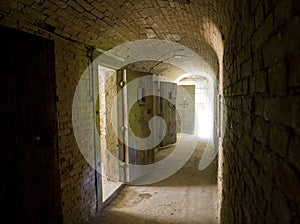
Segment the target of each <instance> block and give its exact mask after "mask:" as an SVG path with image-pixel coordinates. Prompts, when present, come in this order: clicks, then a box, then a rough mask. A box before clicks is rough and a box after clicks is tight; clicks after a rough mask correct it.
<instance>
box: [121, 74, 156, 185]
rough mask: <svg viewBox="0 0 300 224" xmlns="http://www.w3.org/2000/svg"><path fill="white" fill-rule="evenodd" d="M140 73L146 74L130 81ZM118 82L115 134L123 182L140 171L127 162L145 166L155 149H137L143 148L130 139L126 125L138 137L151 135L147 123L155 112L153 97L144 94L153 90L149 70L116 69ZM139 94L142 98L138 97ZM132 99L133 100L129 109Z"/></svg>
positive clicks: (135, 176) (151, 161)
mask: <svg viewBox="0 0 300 224" xmlns="http://www.w3.org/2000/svg"><path fill="white" fill-rule="evenodd" d="M143 76H146V77H145V78H143V79H142V80H139V81H135V82H132V81H134V80H138V78H140V77H143ZM130 82H132V83H131V84H130V88H127V86H126V84H128V83H130ZM117 85H118V92H119V91H121V94H119V98H118V130H119V133H118V134H119V136H121V140H122V141H119V153H120V155H122V156H121V159H122V160H123V161H124V163H125V167H124V169H123V173H124V176H125V181H126V182H130V181H132V180H134V179H136V178H138V177H140V176H141V175H142V174H141V173H138V170H137V169H129V168H128V166H126V164H132V165H145V164H151V163H153V162H154V149H149V150H139V149H140V148H141V147H142V146H141V145H139V144H141V143H140V142H139V141H135V140H133V139H132V138H129V127H130V129H131V131H132V133H133V134H134V135H135V136H137V137H139V138H141V139H142V138H146V137H148V136H149V135H150V134H151V132H150V129H149V124H148V123H149V120H150V119H151V118H152V117H153V115H154V97H153V96H146V95H147V94H149V93H152V92H153V77H152V74H151V73H146V72H139V71H132V70H128V69H126V70H119V71H117ZM143 95H145V96H143ZM141 96H142V97H141ZM138 97H141V98H140V99H139V100H138ZM131 102H134V103H133V105H132V107H131V108H129V107H130V106H129V105H130V104H131ZM152 134H153V133H152ZM124 171H125V172H124Z"/></svg>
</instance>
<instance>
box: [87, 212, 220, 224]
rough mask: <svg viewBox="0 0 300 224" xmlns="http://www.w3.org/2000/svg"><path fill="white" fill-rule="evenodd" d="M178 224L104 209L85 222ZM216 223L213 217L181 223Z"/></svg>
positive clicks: (92, 223)
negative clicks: (103, 211)
mask: <svg viewBox="0 0 300 224" xmlns="http://www.w3.org/2000/svg"><path fill="white" fill-rule="evenodd" d="M100 223H101V224H116V223H118V224H173V223H174V224H175V223H176V224H179V223H178V222H176V221H174V222H172V221H166V220H157V218H156V219H151V218H147V217H144V216H142V215H137V214H129V213H126V212H121V211H115V210H106V211H105V213H101V214H99V215H98V216H97V217H94V218H93V219H91V220H89V221H88V222H87V224H100ZM210 223H216V220H215V219H210V218H208V217H207V218H205V219H203V220H199V221H188V222H184V223H182V224H210Z"/></svg>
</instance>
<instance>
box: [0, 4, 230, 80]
mask: <svg viewBox="0 0 300 224" xmlns="http://www.w3.org/2000/svg"><path fill="white" fill-rule="evenodd" d="M0 4H2V5H1V9H2V11H3V13H4V16H5V15H9V16H16V17H18V18H19V17H20V15H22V18H23V20H24V21H27V22H29V23H31V24H35V25H37V26H39V27H43V28H44V29H48V30H50V31H51V32H54V33H56V34H58V35H61V36H63V37H66V38H69V39H71V40H75V41H78V42H82V43H86V44H90V45H93V46H95V48H96V49H101V50H100V51H106V50H108V49H111V48H113V47H115V46H117V45H119V44H122V43H126V42H129V41H133V40H141V39H162V40H169V41H173V42H176V43H179V44H181V45H183V46H185V47H188V48H190V49H191V50H193V51H195V52H196V53H197V54H198V55H199V56H200V57H201V58H202V60H203V61H204V62H205V64H207V68H204V70H206V71H208V70H210V71H212V73H214V74H213V75H217V74H218V72H219V69H220V68H219V61H220V60H222V54H223V43H222V42H223V41H222V35H221V32H220V30H222V32H223V33H224V32H226V23H225V22H224V21H222V19H224V18H221V17H220V16H219V15H225V14H224V12H221V10H222V9H223V7H222V1H217V0H168V1H166V0H155V1H146V0H144V1H140V0H87V1H84V0H76V1H72V0H69V1H67V0H62V1H55V0H51V1H50V0H46V1H45V0H34V1H33V0H31V1H30V0H19V1H8V0H7V1H6V3H5V2H3V1H1V3H0ZM182 60H184V59H182ZM202 66H203V65H202ZM134 67H135V68H138V69H142V70H150V69H151V67H153V62H150V63H149V62H145V63H138V64H136V65H135V66H134ZM152 72H154V73H159V74H163V73H174V74H176V75H180V74H182V73H184V71H181V70H180V69H178V68H176V67H174V66H168V63H161V64H160V65H159V66H158V67H155V68H152Z"/></svg>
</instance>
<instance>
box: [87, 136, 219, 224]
mask: <svg viewBox="0 0 300 224" xmlns="http://www.w3.org/2000/svg"><path fill="white" fill-rule="evenodd" d="M205 146H206V144H205V143H204V142H198V144H197V148H196V150H195V152H194V153H193V155H192V157H191V158H190V160H189V161H188V162H187V163H186V165H185V166H184V167H183V168H181V169H180V170H179V171H178V172H177V173H175V174H174V175H172V176H171V177H169V178H168V179H166V180H164V181H161V182H158V183H154V184H151V185H145V186H125V187H124V189H123V190H122V191H121V192H120V193H119V195H117V197H116V198H115V200H113V201H112V202H111V203H110V204H109V205H108V206H106V207H105V208H104V209H103V211H102V212H101V214H99V215H98V217H96V218H94V219H93V220H91V223H93V224H100V223H103V224H118V223H124V224H139V223H140V224H177V223H178V224H179V223H181V224H182V223H186V224H196V223H197V224H202V223H203V224H214V223H218V217H217V214H218V198H217V195H218V192H217V162H216V159H215V160H214V161H213V162H212V163H211V164H210V165H209V166H208V167H207V168H206V169H205V170H203V171H199V170H198V164H199V161H200V158H201V155H202V153H203V150H204V148H205ZM173 148H174V146H173V147H169V148H165V149H163V150H161V151H159V152H158V154H157V159H158V160H159V159H162V158H164V157H165V156H166V155H168V154H169V153H170V152H171V151H172V149H173Z"/></svg>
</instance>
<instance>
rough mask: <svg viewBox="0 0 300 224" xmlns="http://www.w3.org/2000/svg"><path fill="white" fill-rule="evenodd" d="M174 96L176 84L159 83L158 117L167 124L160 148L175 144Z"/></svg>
mask: <svg viewBox="0 0 300 224" xmlns="http://www.w3.org/2000/svg"><path fill="white" fill-rule="evenodd" d="M176 95H177V84H176V83H172V82H160V96H161V97H160V116H161V117H162V118H163V119H164V120H165V122H166V124H167V131H166V135H165V137H164V139H163V140H162V142H161V144H160V146H161V147H164V146H167V145H170V144H174V143H176Z"/></svg>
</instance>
